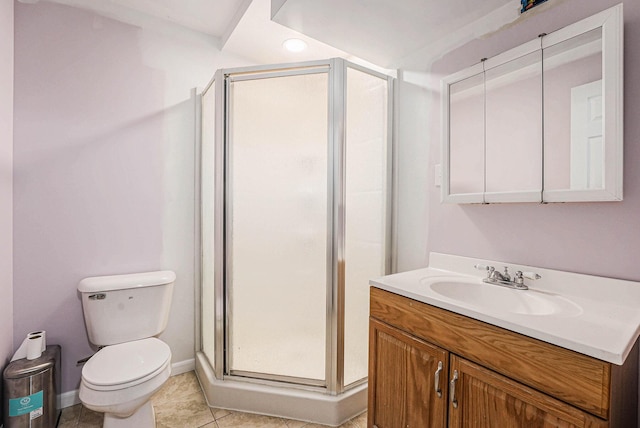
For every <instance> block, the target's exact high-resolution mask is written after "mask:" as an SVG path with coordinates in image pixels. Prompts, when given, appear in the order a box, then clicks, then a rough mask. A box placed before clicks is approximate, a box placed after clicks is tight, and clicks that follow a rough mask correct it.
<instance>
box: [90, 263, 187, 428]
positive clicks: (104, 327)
mask: <svg viewBox="0 0 640 428" xmlns="http://www.w3.org/2000/svg"><path fill="white" fill-rule="evenodd" d="M175 279H176V275H175V273H173V272H171V271H160V272H147V273H137V274H129V275H112V276H101V277H92V278H85V279H83V280H82V281H80V283H79V284H78V291H79V292H80V294H81V296H82V309H83V312H84V320H85V324H86V327H87V334H88V336H89V341H90V342H91V343H92V344H93V345H95V346H97V347H99V348H100V350H99V351H98V352H97V353H96V354H94V355H93V356H92V357H91V358H90V359H89V361H87V363H86V364H85V365H84V367H83V368H82V380H81V382H80V401H82V404H84V405H85V407H87V408H89V409H91V410H94V411H96V412H102V413H104V428H116V427H138V428H146V427H149V428H152V427H155V426H156V424H155V415H154V412H153V406H152V405H151V401H150V398H151V396H152V395H153V394H154V393H155V392H156V391H158V390H159V389H160V388H161V387H162V385H163V384H164V383H165V382H166V380H167V379H168V378H169V376H170V375H171V350H170V349H169V346H168V345H167V344H166V343H164V342H163V341H161V340H160V339H158V338H156V337H155V336H158V335H159V334H160V333H162V331H164V329H165V327H166V326H167V320H168V318H169V309H170V308H171V298H172V295H173V284H174V282H175Z"/></svg>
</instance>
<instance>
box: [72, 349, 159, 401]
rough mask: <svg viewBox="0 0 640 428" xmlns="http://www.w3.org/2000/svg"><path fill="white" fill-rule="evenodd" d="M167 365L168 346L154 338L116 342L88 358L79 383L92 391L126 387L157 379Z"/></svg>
mask: <svg viewBox="0 0 640 428" xmlns="http://www.w3.org/2000/svg"><path fill="white" fill-rule="evenodd" d="M170 362H171V350H170V348H169V346H168V345H167V344H166V343H164V342H163V341H161V340H159V339H157V338H155V337H150V338H147V339H142V340H136V341H133V342H125V343H120V344H117V345H111V346H107V347H105V348H102V349H101V350H100V351H98V352H97V353H96V354H95V355H94V356H93V357H91V358H90V359H89V361H87V363H86V364H85V366H84V367H83V369H82V381H83V383H85V385H86V386H87V387H88V388H91V389H93V390H96V391H113V390H118V389H124V388H130V387H132V386H135V385H139V384H141V383H143V382H146V381H147V380H149V379H151V378H153V377H155V376H157V375H158V374H159V373H160V372H162V371H163V370H165V369H166V367H167V366H168V365H169V364H170Z"/></svg>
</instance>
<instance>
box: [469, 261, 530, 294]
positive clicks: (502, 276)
mask: <svg viewBox="0 0 640 428" xmlns="http://www.w3.org/2000/svg"><path fill="white" fill-rule="evenodd" d="M474 267H475V268H476V269H479V270H486V271H487V276H486V277H485V278H483V279H482V282H485V283H487V284H495V285H500V286H502V287H508V288H513V289H514V290H528V289H529V287H527V286H526V285H525V283H524V279H525V278H527V279H532V280H535V279H540V278H542V277H541V276H540V275H538V274H537V273H534V272H522V271H516V273H515V275H514V276H513V279H512V278H511V275H509V268H508V267H506V266H505V267H504V272H503V273H500V272H498V271H497V270H496V268H495V267H493V266H485V265H480V264H477V265H475V266H474Z"/></svg>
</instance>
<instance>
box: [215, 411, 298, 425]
mask: <svg viewBox="0 0 640 428" xmlns="http://www.w3.org/2000/svg"><path fill="white" fill-rule="evenodd" d="M216 422H217V423H218V428H287V424H286V423H285V421H284V420H283V419H280V418H273V417H271V416H261V415H253V414H250V413H240V412H232V413H231V414H229V415H227V416H225V417H223V418H220V419H218V420H217V421H216Z"/></svg>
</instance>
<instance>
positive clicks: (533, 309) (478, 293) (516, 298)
mask: <svg viewBox="0 0 640 428" xmlns="http://www.w3.org/2000/svg"><path fill="white" fill-rule="evenodd" d="M428 284H429V287H430V288H431V290H432V291H433V292H435V293H437V294H439V295H440V296H443V297H445V298H447V299H450V300H454V301H455V302H457V303H459V304H462V305H465V306H468V307H471V308H475V309H479V310H483V311H489V312H501V313H505V312H509V313H513V314H521V315H556V316H567V317H570V316H575V315H579V314H581V313H582V308H581V307H580V306H578V305H577V304H575V303H574V302H572V301H571V300H568V299H566V298H564V297H561V296H558V295H556V294H551V293H545V292H540V291H535V290H531V289H529V290H514V289H510V288H507V287H501V286H499V285H493V284H485V283H483V282H480V281H478V282H475V281H469V282H466V281H459V280H436V281H433V282H432V281H428Z"/></svg>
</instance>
